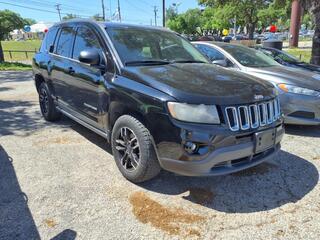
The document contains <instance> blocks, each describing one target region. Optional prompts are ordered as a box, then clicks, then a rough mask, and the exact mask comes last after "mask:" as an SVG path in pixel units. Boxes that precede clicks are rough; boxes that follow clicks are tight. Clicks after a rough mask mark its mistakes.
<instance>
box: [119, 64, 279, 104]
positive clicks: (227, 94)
mask: <svg viewBox="0 0 320 240" xmlns="http://www.w3.org/2000/svg"><path fill="white" fill-rule="evenodd" d="M122 75H123V76H125V77H127V78H130V79H132V80H135V81H138V82H140V83H143V84H145V85H148V86H151V87H152V88H155V89H158V90H159V91H162V92H164V93H167V94H169V95H170V96H172V97H174V98H175V99H177V100H178V101H181V102H187V103H195V104H199V103H203V104H238V103H252V102H255V101H256V100H255V96H254V95H262V96H264V97H265V99H269V98H273V97H274V96H275V89H274V88H273V86H272V84H269V83H268V82H265V81H261V80H260V79H257V78H255V77H252V76H249V75H247V74H243V73H236V72H233V71H230V70H225V69H223V68H221V67H216V66H214V65H212V64H202V63H192V64H189V63H183V64H180V63H175V64H168V65H157V66H139V67H126V68H124V69H123V74H122Z"/></svg>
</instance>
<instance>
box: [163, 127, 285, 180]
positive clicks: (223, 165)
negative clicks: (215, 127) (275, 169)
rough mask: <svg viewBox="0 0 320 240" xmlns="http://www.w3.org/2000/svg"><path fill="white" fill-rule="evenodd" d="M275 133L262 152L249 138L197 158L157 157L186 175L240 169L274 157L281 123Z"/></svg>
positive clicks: (228, 171)
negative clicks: (186, 159) (256, 148)
mask: <svg viewBox="0 0 320 240" xmlns="http://www.w3.org/2000/svg"><path fill="white" fill-rule="evenodd" d="M275 133H276V137H275V140H274V145H273V146H271V147H270V148H268V149H267V150H265V151H263V152H259V153H255V145H256V143H255V141H254V139H253V138H251V141H247V142H244V143H240V144H236V145H228V146H224V147H220V148H217V149H216V150H214V151H211V152H210V153H209V154H208V155H206V156H205V157H204V158H202V159H198V160H192V161H183V160H181V159H179V160H178V159H172V158H165V157H164V158H159V161H160V165H161V166H162V168H163V169H165V170H168V171H171V172H175V173H178V174H181V175H186V176H217V175H224V174H229V173H233V172H237V171H241V170H244V169H247V168H250V167H253V166H255V165H257V164H259V163H262V162H264V161H266V160H269V159H272V158H273V157H274V155H275V154H276V153H277V152H278V151H279V149H280V141H281V139H282V137H283V134H284V129H283V127H282V125H280V126H278V127H277V128H276V129H275Z"/></svg>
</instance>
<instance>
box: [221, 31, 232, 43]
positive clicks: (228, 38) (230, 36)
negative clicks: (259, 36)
mask: <svg viewBox="0 0 320 240" xmlns="http://www.w3.org/2000/svg"><path fill="white" fill-rule="evenodd" d="M233 38H234V34H233V33H230V34H229V35H227V36H224V37H222V40H223V41H224V42H230V41H231V40H232V39H233Z"/></svg>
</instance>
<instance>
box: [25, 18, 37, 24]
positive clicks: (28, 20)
mask: <svg viewBox="0 0 320 240" xmlns="http://www.w3.org/2000/svg"><path fill="white" fill-rule="evenodd" d="M24 21H25V23H26V25H33V24H36V23H37V21H36V20H34V19H32V18H25V19H24Z"/></svg>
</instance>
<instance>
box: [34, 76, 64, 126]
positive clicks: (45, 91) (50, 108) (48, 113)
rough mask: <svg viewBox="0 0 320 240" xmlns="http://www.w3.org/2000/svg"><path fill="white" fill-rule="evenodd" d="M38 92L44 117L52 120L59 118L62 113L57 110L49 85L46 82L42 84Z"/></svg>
mask: <svg viewBox="0 0 320 240" xmlns="http://www.w3.org/2000/svg"><path fill="white" fill-rule="evenodd" d="M38 92H39V104H40V110H41V113H42V116H43V117H44V119H46V120H47V121H50V122H53V121H56V120H59V119H60V117H61V113H60V112H59V111H58V110H57V108H56V105H55V104H54V101H53V99H52V97H51V93H50V90H49V87H48V85H47V84H46V83H45V82H43V83H41V84H40V86H39V89H38Z"/></svg>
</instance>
